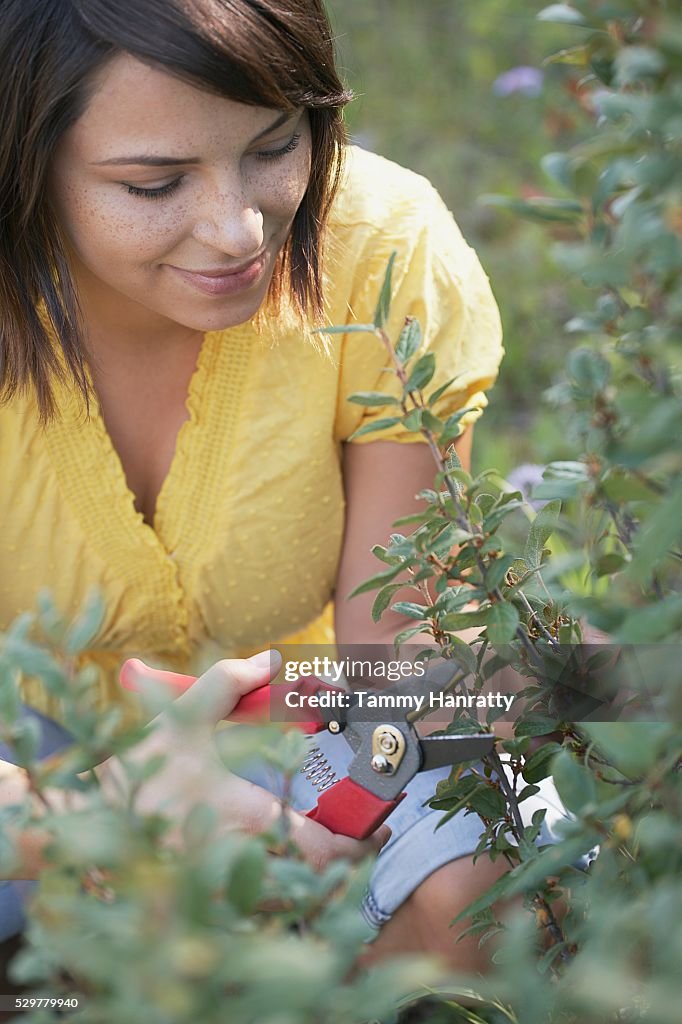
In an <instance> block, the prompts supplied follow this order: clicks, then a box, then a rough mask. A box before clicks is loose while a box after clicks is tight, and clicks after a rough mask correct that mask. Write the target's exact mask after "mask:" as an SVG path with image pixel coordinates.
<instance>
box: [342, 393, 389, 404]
mask: <svg viewBox="0 0 682 1024" xmlns="http://www.w3.org/2000/svg"><path fill="white" fill-rule="evenodd" d="M347 401H349V402H355V403H356V404H357V405H400V401H399V400H398V399H397V398H394V396H393V395H385V394H384V393H383V392H382V391H356V392H355V394H354V395H349V396H348V399H347Z"/></svg>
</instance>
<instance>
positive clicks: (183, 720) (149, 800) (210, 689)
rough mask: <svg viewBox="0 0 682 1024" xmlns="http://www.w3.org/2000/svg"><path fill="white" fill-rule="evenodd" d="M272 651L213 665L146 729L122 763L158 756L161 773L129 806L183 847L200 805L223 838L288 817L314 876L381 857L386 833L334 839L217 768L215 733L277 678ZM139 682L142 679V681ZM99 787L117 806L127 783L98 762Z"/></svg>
mask: <svg viewBox="0 0 682 1024" xmlns="http://www.w3.org/2000/svg"><path fill="white" fill-rule="evenodd" d="M277 658H278V655H277V652H276V651H273V652H269V651H265V652H263V653H262V654H258V655H255V656H254V657H253V658H248V659H246V660H242V659H232V660H226V661H219V662H217V663H216V664H215V665H213V666H212V668H210V669H209V670H208V671H207V672H205V673H204V675H202V676H200V677H199V679H197V681H196V682H195V683H194V685H193V686H192V687H191V688H190V689H189V690H188V691H187V692H186V693H184V694H182V696H180V697H178V698H177V700H176V701H175V702H174V705H173V711H174V712H176V711H178V710H179V711H180V712H181V713H180V714H176V713H173V714H170V713H168V712H163V713H162V714H160V715H159V716H158V717H157V718H155V719H154V721H153V722H152V723H150V733H149V735H148V736H147V737H146V738H145V739H144V740H143V741H142V742H141V743H138V744H137V745H136V746H135V747H134V748H133V749H132V750H131V751H130V752H129V753H126V754H125V756H124V760H125V761H126V762H129V763H130V762H133V763H144V762H145V761H148V760H149V759H150V758H153V757H155V756H158V755H159V754H161V755H164V757H165V760H164V763H163V765H162V767H161V769H160V770H159V771H157V772H156V773H155V774H154V775H153V776H152V777H151V778H150V779H148V780H147V781H146V782H144V783H143V784H142V785H141V787H140V789H139V791H138V792H137V794H136V803H135V806H136V808H137V810H138V811H140V813H142V814H153V813H161V814H165V815H168V816H170V817H171V818H173V819H175V820H176V821H177V827H176V828H173V830H172V831H171V834H170V839H171V841H172V842H174V843H178V844H179V843H180V842H181V824H182V822H183V821H184V819H185V818H186V816H187V814H188V813H189V811H191V809H192V808H193V807H194V806H195V805H196V804H199V803H202V804H207V805H208V806H210V807H212V808H213V809H214V810H215V811H216V813H217V815H218V820H219V829H220V830H221V831H223V832H224V831H233V830H238V831H244V832H251V833H256V832H264V831H267V830H268V829H269V828H270V827H271V826H272V825H273V824H274V823H275V822H276V821H277V819H278V818H280V817H281V815H282V814H286V815H287V817H288V825H289V832H290V835H291V838H292V839H293V840H294V841H295V842H296V843H297V845H298V846H299V847H300V849H301V852H302V853H303V856H304V857H305V859H306V860H307V861H308V862H309V863H310V864H312V865H313V866H314V867H315V868H317V869H320V868H323V867H324V866H325V865H326V864H327V863H328V862H329V861H331V860H333V859H335V858H338V857H343V858H347V859H350V860H358V859H359V858H361V857H363V856H366V855H367V853H369V852H370V851H371V850H372V849H379V848H380V847H381V845H382V841H385V839H386V837H387V835H388V834H389V833H388V829H385V830H379V832H378V833H377V834H376V835H375V836H374V837H372V839H370V840H368V841H366V842H359V841H357V840H355V839H349V838H347V837H346V836H339V835H335V834H334V833H333V832H330V831H329V830H328V829H326V828H324V827H323V826H322V825H319V824H318V823H317V822H314V821H311V820H310V819H309V818H306V817H305V816H303V815H300V814H297V813H295V812H294V811H291V810H289V809H287V808H283V807H282V804H281V802H280V801H279V800H277V799H276V798H275V797H274V796H273V795H272V794H271V793H268V792H267V790H265V789H261V788H260V786H256V785H254V784H253V783H251V782H247V781H246V780H245V779H241V778H239V776H237V775H234V774H233V773H232V772H229V771H228V770H227V769H226V767H225V765H224V764H223V763H222V761H221V759H220V756H219V754H218V751H217V748H216V745H215V742H214V731H215V726H216V724H217V723H218V722H220V721H221V720H222V719H224V718H227V717H228V716H229V714H230V712H231V711H232V709H233V708H234V707H235V705H236V704H237V703H238V702H239V700H240V699H241V698H242V697H243V696H244V695H245V694H247V693H249V692H250V691H251V690H253V689H256V688H257V687H259V686H263V685H264V684H265V683H268V682H269V681H270V679H271V678H272V677H273V676H274V675H276V673H277V671H278V670H279V664H278V663H277V660H276V659H277ZM140 681H141V682H142V681H143V680H142V679H141V680H140ZM98 774H99V776H100V780H101V784H102V786H103V788H104V790H105V792H107V793H108V794H109V795H110V796H111V799H112V800H120V799H121V792H122V788H123V787H124V786H127V783H126V781H125V772H124V771H123V766H122V763H121V760H120V759H119V758H116V757H112V758H109V760H108V761H105V762H103V764H101V765H100V767H99V769H98Z"/></svg>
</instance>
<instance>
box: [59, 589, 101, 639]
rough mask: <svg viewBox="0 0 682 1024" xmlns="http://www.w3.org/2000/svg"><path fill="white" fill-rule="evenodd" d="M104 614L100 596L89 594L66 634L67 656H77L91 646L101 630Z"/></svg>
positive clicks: (96, 593)
mask: <svg viewBox="0 0 682 1024" xmlns="http://www.w3.org/2000/svg"><path fill="white" fill-rule="evenodd" d="M105 614H106V608H105V605H104V601H103V599H102V595H101V594H100V593H98V592H96V591H95V592H93V593H91V594H90V595H89V596H88V597H87V599H86V601H85V604H84V605H83V607H82V608H81V610H80V612H79V614H78V618H77V619H76V621H75V622H74V623H73V625H72V626H71V627H70V629H69V630H68V632H67V634H66V637H65V640H64V649H65V650H66V653H67V654H78V653H79V652H80V651H84V650H86V648H88V647H89V646H90V645H91V644H92V641H93V640H94V639H95V638H96V636H97V634H98V633H99V631H100V629H101V628H102V624H103V622H104V617H105Z"/></svg>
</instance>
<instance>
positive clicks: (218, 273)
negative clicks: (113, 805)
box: [173, 250, 265, 277]
mask: <svg viewBox="0 0 682 1024" xmlns="http://www.w3.org/2000/svg"><path fill="white" fill-rule="evenodd" d="M264 255H265V250H263V252H260V253H258V255H257V256H254V257H253V258H252V259H250V260H249V261H248V263H242V264H241V265H240V266H238V267H216V268H213V269H211V270H188V269H187V268H185V267H174V268H173V269H174V270H181V271H183V273H185V274H198V275H199V277H232V275H233V274H243V273H244V272H245V271H246V270H249V269H250V267H252V266H253V265H254V263H257V262H258V261H259V260H262V258H263V256H264Z"/></svg>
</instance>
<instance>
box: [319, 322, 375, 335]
mask: <svg viewBox="0 0 682 1024" xmlns="http://www.w3.org/2000/svg"><path fill="white" fill-rule="evenodd" d="M375 332H376V328H375V326H374V324H335V325H334V327H316V328H315V330H314V331H313V334H374V333H375Z"/></svg>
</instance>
